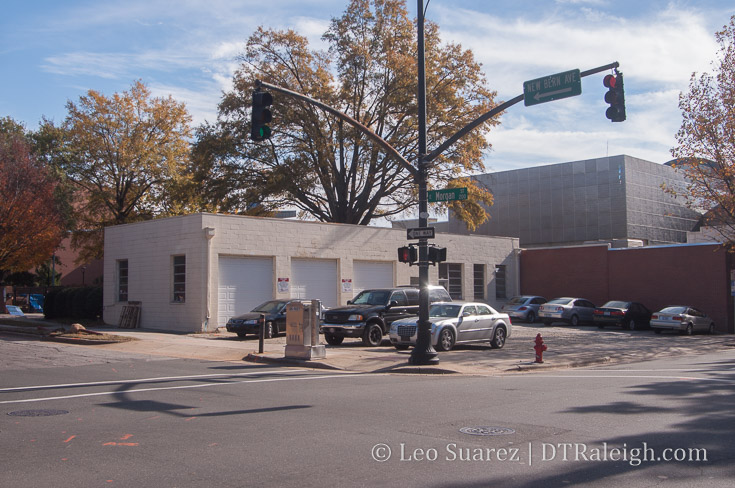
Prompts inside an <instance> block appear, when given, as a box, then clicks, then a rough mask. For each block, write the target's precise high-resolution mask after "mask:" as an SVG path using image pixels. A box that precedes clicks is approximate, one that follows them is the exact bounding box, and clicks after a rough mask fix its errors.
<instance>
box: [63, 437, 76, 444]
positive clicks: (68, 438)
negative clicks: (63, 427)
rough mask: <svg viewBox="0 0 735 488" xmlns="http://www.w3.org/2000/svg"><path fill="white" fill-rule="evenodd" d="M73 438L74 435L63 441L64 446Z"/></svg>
mask: <svg viewBox="0 0 735 488" xmlns="http://www.w3.org/2000/svg"><path fill="white" fill-rule="evenodd" d="M75 437H76V436H75V435H73V436H71V437H69V438H68V439H67V440H65V441H64V444H66V443H67V442H69V441H71V440H72V439H73V438H75Z"/></svg>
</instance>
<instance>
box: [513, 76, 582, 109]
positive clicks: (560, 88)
mask: <svg viewBox="0 0 735 488" xmlns="http://www.w3.org/2000/svg"><path fill="white" fill-rule="evenodd" d="M581 93H582V78H581V76H580V73H579V70H578V69H573V70H571V71H564V72H563V73H557V74H555V75H550V76H544V77H543V78H537V79H535V80H530V81H525V82H523V104H524V105H525V106H527V107H528V106H529V105H537V104H539V103H544V102H551V101H553V100H559V99H562V98H567V97H574V96H577V95H580V94H581Z"/></svg>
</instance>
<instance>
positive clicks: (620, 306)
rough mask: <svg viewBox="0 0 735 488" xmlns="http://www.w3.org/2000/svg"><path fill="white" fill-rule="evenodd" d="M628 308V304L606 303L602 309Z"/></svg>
mask: <svg viewBox="0 0 735 488" xmlns="http://www.w3.org/2000/svg"><path fill="white" fill-rule="evenodd" d="M628 307H630V302H616V301H612V302H607V303H606V304H605V305H603V306H602V308H628Z"/></svg>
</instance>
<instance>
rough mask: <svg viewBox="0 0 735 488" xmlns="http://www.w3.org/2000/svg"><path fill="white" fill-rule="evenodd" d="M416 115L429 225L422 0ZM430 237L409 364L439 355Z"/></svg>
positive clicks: (423, 253) (424, 246)
mask: <svg viewBox="0 0 735 488" xmlns="http://www.w3.org/2000/svg"><path fill="white" fill-rule="evenodd" d="M417 24H418V72H419V80H418V82H419V83H418V85H419V86H418V116H419V120H418V122H419V127H418V129H419V134H418V136H419V147H418V150H419V153H418V158H417V159H418V173H417V175H416V183H417V185H418V190H419V227H421V228H424V227H427V226H428V219H429V204H428V195H427V188H426V180H427V173H428V168H427V165H428V163H427V161H426V71H425V67H424V58H425V55H424V0H418V10H417ZM428 244H429V241H428V239H425V238H422V239H419V320H418V332H417V336H416V346H415V347H414V348H413V350H412V351H411V357H410V358H409V360H408V362H409V364H413V365H431V364H438V363H439V357H438V355H437V353H436V351H435V350H434V348H433V347H432V345H431V330H430V327H431V322H429V246H428Z"/></svg>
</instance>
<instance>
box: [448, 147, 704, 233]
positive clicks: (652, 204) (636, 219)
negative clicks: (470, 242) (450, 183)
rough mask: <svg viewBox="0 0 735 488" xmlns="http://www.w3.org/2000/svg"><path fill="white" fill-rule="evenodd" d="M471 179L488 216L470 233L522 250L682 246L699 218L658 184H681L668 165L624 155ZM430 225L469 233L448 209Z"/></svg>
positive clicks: (679, 177)
mask: <svg viewBox="0 0 735 488" xmlns="http://www.w3.org/2000/svg"><path fill="white" fill-rule="evenodd" d="M475 178H476V179H477V180H479V181H480V183H482V184H483V185H484V186H485V187H487V188H488V189H490V191H492V193H493V195H494V197H495V202H494V204H493V206H492V207H490V208H489V209H488V212H489V213H490V219H489V220H488V221H487V222H485V223H484V224H483V225H482V226H480V227H478V229H477V230H476V231H475V232H473V233H474V234H484V235H492V236H510V237H518V238H519V241H520V245H521V246H522V247H541V246H566V245H576V244H583V243H589V242H611V243H613V245H617V244H616V243H620V242H623V243H629V242H630V241H631V240H639V241H642V242H643V244H644V245H654V244H672V243H683V242H686V240H687V232H688V231H691V230H692V229H693V228H694V227H695V225H696V223H697V221H698V219H699V217H700V214H698V213H697V212H695V211H693V210H690V209H689V208H687V207H686V206H685V205H684V203H683V201H681V200H677V199H676V198H674V197H673V196H672V195H670V194H668V193H666V192H665V191H664V190H663V189H662V187H661V185H662V184H665V185H667V186H678V187H680V186H681V185H683V184H684V179H683V177H682V176H681V175H679V174H678V173H677V172H676V171H675V170H674V169H673V168H671V167H670V166H667V165H662V164H657V163H652V162H650V161H644V160H642V159H637V158H634V157H631V156H626V155H619V156H610V157H604V158H596V159H588V160H584V161H573V162H568V163H560V164H550V165H546V166H537V167H533V168H525V169H517V170H510V171H501V172H497V173H489V174H485V175H479V176H476V177H475ZM437 228H438V229H441V230H442V231H447V232H451V233H457V234H459V233H465V234H467V233H469V232H468V231H467V228H466V226H465V224H464V223H463V222H461V221H459V220H457V219H456V218H454V216H453V215H451V214H450V216H449V221H448V222H447V223H446V224H442V225H441V226H438V227H437ZM623 246H625V247H627V244H623Z"/></svg>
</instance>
